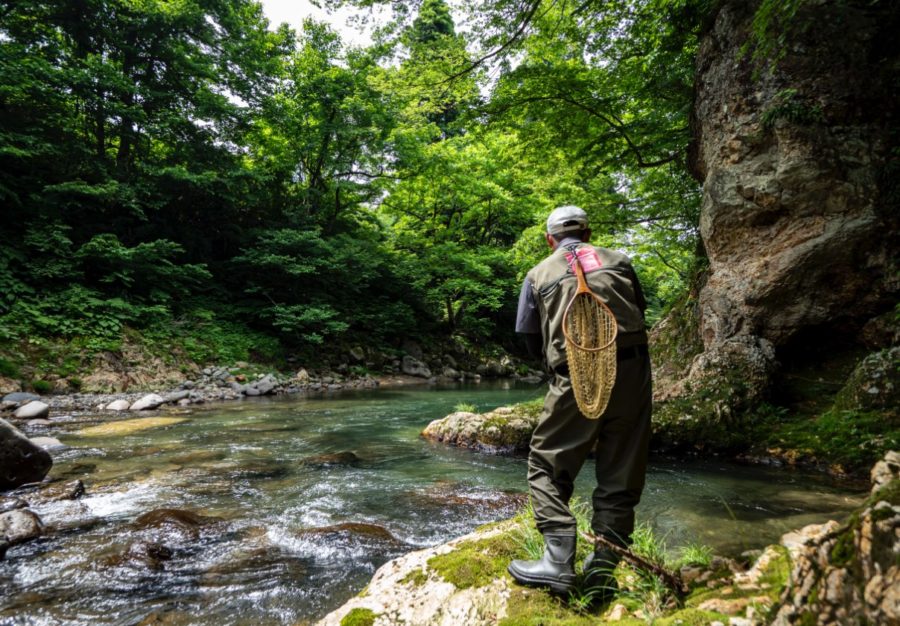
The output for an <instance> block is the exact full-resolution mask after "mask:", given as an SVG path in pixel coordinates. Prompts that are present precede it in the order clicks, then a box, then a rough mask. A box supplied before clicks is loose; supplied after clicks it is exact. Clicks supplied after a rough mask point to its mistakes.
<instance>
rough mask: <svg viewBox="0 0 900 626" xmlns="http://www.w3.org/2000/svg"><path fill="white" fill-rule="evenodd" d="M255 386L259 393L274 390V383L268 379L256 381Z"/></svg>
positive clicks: (265, 393) (268, 392)
mask: <svg viewBox="0 0 900 626" xmlns="http://www.w3.org/2000/svg"><path fill="white" fill-rule="evenodd" d="M256 388H257V389H258V390H259V393H260V395H263V396H265V395H268V394H270V393H272V392H273V391H275V383H273V382H270V381H260V382H258V383H256Z"/></svg>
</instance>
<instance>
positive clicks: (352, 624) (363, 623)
mask: <svg viewBox="0 0 900 626" xmlns="http://www.w3.org/2000/svg"><path fill="white" fill-rule="evenodd" d="M376 617H378V614H377V613H375V611H373V610H371V609H353V610H352V611H350V612H349V613H347V614H346V615H345V616H344V619H342V620H341V626H372V624H374V623H375V618H376Z"/></svg>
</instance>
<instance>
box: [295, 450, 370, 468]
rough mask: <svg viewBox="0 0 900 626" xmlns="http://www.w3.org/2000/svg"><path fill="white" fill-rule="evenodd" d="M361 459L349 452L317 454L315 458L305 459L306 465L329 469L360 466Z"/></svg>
mask: <svg viewBox="0 0 900 626" xmlns="http://www.w3.org/2000/svg"><path fill="white" fill-rule="evenodd" d="M359 463H360V458H359V457H358V456H356V454H354V453H353V452H350V451H349V450H344V451H342V452H330V453H327V454H317V455H315V456H310V457H306V458H305V459H303V464H304V465H311V466H323V467H329V466H332V465H347V466H350V467H355V466H357V465H359Z"/></svg>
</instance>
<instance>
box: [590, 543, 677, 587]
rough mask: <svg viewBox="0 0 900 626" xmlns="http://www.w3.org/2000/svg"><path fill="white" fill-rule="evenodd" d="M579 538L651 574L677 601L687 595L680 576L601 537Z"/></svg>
mask: <svg viewBox="0 0 900 626" xmlns="http://www.w3.org/2000/svg"><path fill="white" fill-rule="evenodd" d="M581 536H582V537H583V538H584V539H585V540H587V541H588V542H589V543H591V544H593V546H594V547H595V548H596V547H597V546H598V545H599V546H603V547H604V548H609V549H610V550H612V551H613V552H615V553H616V554H618V555H619V556H621V557H622V558H623V559H625V560H626V561H627V562H628V563H630V564H631V565H634V566H635V567H639V568H641V569H643V570H646V571H648V572H650V573H652V574H653V575H654V576H656V577H658V578H659V579H660V580H661V581H662V582H663V584H664V585H665V586H666V587H668V588H669V589H671V590H672V592H673V593H675V595H676V596H677V597H678V598H679V599H681V598H683V597H684V596H685V595H686V594H687V592H688V588H687V585H685V584H684V581H683V580H681V576H679V575H678V574H676V573H674V572H670V571H669V570H667V569H665V568H663V567H660V566H659V565H656V564H655V563H651V562H650V561H648V560H647V559H645V558H642V557H639V556H638V555H636V554H635V553H634V552H632V551H631V550H629V549H628V548H624V547H622V546H620V545H618V544H616V543H613V542H612V541H610V540H609V539H607V538H606V537H603V536H601V535H592V534H590V533H585V532H583V533H581Z"/></svg>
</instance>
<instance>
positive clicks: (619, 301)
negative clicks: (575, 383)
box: [526, 243, 647, 370]
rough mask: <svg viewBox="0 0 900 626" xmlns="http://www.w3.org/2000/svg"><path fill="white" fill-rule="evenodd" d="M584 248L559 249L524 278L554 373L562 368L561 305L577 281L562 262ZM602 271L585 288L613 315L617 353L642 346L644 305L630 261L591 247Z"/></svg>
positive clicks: (644, 338) (593, 274) (587, 276)
mask: <svg viewBox="0 0 900 626" xmlns="http://www.w3.org/2000/svg"><path fill="white" fill-rule="evenodd" d="M589 245H590V244H587V243H578V244H576V245H567V246H562V245H561V246H559V247H558V248H557V249H556V250H555V251H554V252H553V253H552V254H551V255H550V256H548V257H547V258H546V259H544V260H543V261H541V262H540V263H538V264H537V265H536V266H535V267H534V268H532V270H531V271H530V272H528V276H527V279H526V284H528V283H530V285H531V289H532V296H533V299H534V302H535V303H536V304H537V308H538V310H539V312H540V318H541V336H542V338H543V352H544V359H545V363H546V366H547V367H548V368H549V369H550V370H555V369H557V368H558V367H560V366H561V365H563V364H565V363H566V338H565V336H564V335H563V330H562V321H563V315H564V313H565V311H566V306H567V305H568V304H569V302H570V301H571V300H572V297H573V296H574V295H575V291H576V290H577V288H578V279H577V278H576V276H575V273H574V271H573V270H572V269H571V268H570V267H569V264H568V262H567V261H566V253H567V252H570V251H573V250H575V249H578V248H581V247H583V246H589ZM594 250H595V251H596V252H597V255H598V256H599V258H600V262H601V267H600V268H599V269H597V270H595V271H592V272H590V273H587V274H585V279H586V280H587V283H588V286H589V287H590V288H591V291H593V292H594V293H595V294H597V296H599V297H600V299H601V300H603V302H605V303H606V305H607V306H608V307H609V308H610V310H612V312H613V315H615V316H616V322H618V327H619V328H618V331H619V332H618V337H617V339H616V345H617V347H619V348H626V347H630V346H636V345H642V344H646V343H647V330H646V323H645V321H644V310H645V309H646V307H647V305H646V301H645V300H644V294H643V292H642V290H641V285H640V282H639V281H638V278H637V275H636V274H635V272H634V268H633V267H632V266H631V260H630V259H629V258H628V257H627V256H625V255H624V254H622V253H620V252H616V251H615V250H609V249H606V248H598V247H596V246H594Z"/></svg>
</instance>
